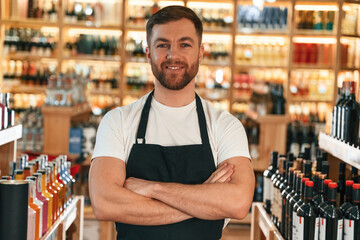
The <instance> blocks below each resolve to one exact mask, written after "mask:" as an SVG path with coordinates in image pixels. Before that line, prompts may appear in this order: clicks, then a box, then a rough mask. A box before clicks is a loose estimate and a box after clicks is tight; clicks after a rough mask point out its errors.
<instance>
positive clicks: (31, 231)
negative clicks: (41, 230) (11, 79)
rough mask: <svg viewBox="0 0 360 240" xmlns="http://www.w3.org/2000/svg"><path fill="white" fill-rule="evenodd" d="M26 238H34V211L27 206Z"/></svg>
mask: <svg viewBox="0 0 360 240" xmlns="http://www.w3.org/2000/svg"><path fill="white" fill-rule="evenodd" d="M27 220H28V221H27V237H26V238H27V240H35V228H36V211H35V210H34V209H32V208H31V207H30V206H28V219H27Z"/></svg>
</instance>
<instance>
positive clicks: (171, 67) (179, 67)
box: [165, 66, 183, 70]
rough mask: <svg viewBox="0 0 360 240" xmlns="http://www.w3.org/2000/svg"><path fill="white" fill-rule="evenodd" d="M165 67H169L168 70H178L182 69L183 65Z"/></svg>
mask: <svg viewBox="0 0 360 240" xmlns="http://www.w3.org/2000/svg"><path fill="white" fill-rule="evenodd" d="M165 68H166V69H170V70H179V69H182V68H183V67H181V66H177V67H174V66H166V67H165Z"/></svg>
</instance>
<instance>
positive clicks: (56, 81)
mask: <svg viewBox="0 0 360 240" xmlns="http://www.w3.org/2000/svg"><path fill="white" fill-rule="evenodd" d="M87 82H88V78H85V77H83V76H80V75H77V74H76V73H75V72H69V73H66V74H60V75H59V76H56V75H51V76H50V77H49V78H48V86H47V89H46V101H45V103H46V104H47V105H50V106H73V105H76V104H80V103H83V102H85V101H86V96H85V89H86V84H87Z"/></svg>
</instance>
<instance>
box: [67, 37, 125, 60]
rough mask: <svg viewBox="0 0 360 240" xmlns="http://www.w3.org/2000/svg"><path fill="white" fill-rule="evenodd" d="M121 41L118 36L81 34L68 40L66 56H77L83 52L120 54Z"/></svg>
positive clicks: (107, 54)
mask: <svg viewBox="0 0 360 240" xmlns="http://www.w3.org/2000/svg"><path fill="white" fill-rule="evenodd" d="M119 43H120V41H119V38H118V36H110V35H106V36H100V35H90V34H79V35H77V36H73V37H71V39H69V41H68V42H66V44H65V49H64V56H65V57H75V56H78V55H81V54H86V55H97V56H115V55H116V56H117V55H119V54H120V53H119Z"/></svg>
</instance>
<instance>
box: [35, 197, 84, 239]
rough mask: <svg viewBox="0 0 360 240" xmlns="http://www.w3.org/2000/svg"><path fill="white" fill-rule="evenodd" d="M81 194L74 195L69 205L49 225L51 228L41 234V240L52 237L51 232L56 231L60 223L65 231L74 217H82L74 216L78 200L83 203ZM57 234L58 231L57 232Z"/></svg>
mask: <svg viewBox="0 0 360 240" xmlns="http://www.w3.org/2000/svg"><path fill="white" fill-rule="evenodd" d="M83 198H84V197H83V196H75V197H74V199H73V201H72V202H71V203H70V206H69V207H67V209H65V211H64V212H63V213H62V214H61V215H60V217H59V218H58V219H57V220H56V221H55V223H54V224H53V225H52V226H51V228H50V229H49V230H48V231H47V233H46V234H45V235H44V236H42V237H41V238H40V239H41V240H46V239H52V237H53V234H55V233H56V230H57V229H58V228H59V226H60V225H61V224H62V225H63V228H64V230H65V231H66V230H67V229H68V228H69V227H70V225H71V224H72V223H73V222H74V220H75V219H76V217H80V218H82V217H83V215H82V216H76V211H77V204H78V202H79V201H82V203H81V204H83V202H84V200H83ZM80 212H81V211H80ZM58 234H59V233H58Z"/></svg>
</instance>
